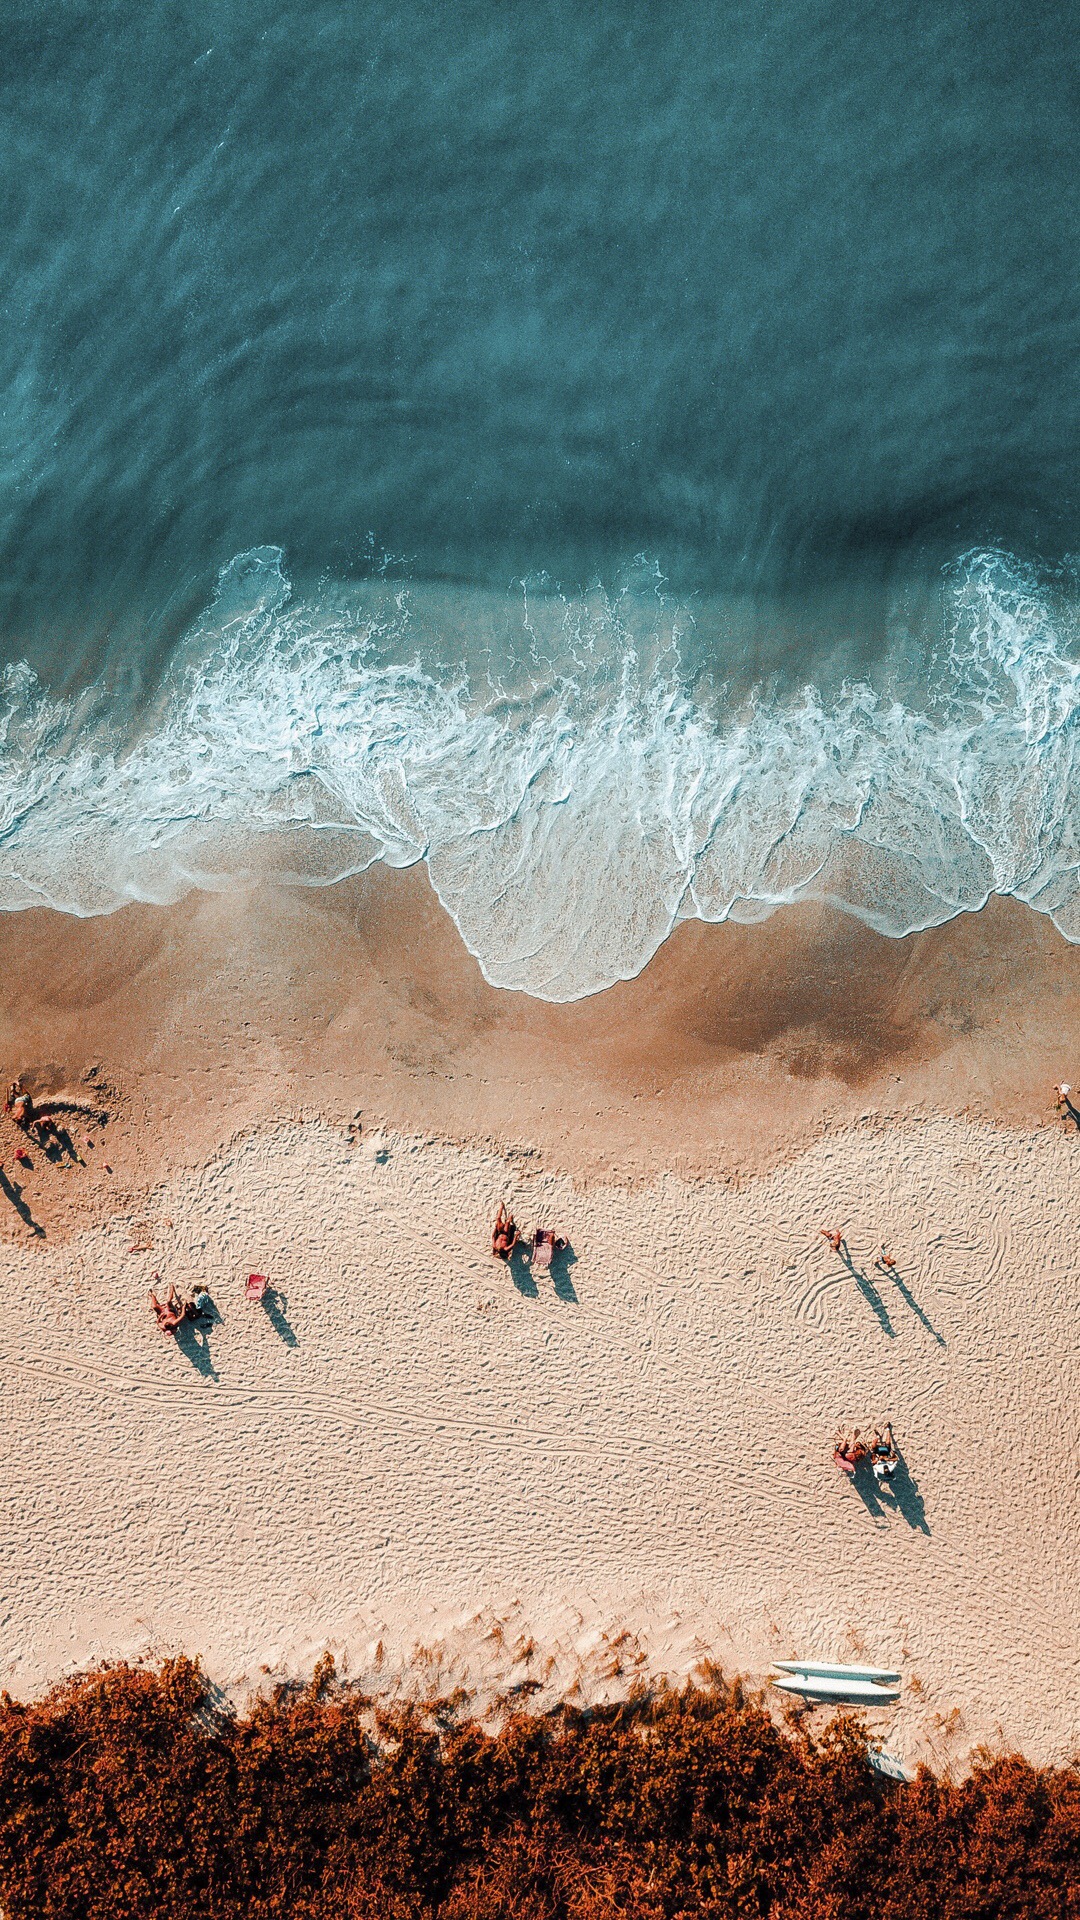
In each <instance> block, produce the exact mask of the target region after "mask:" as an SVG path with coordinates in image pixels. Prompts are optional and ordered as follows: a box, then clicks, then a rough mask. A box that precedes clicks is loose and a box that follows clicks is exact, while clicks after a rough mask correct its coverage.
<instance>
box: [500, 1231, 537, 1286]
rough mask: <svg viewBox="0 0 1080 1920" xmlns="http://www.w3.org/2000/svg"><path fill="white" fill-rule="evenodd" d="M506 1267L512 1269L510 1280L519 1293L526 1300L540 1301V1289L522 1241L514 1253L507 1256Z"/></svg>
mask: <svg viewBox="0 0 1080 1920" xmlns="http://www.w3.org/2000/svg"><path fill="white" fill-rule="evenodd" d="M506 1265H507V1266H508V1267H509V1269H510V1278H511V1280H512V1281H513V1283H514V1285H515V1287H516V1288H517V1290H518V1292H519V1293H520V1294H522V1295H523V1297H524V1298H525V1299H526V1300H539V1298H540V1289H539V1287H538V1286H537V1284H536V1281H535V1280H534V1279H533V1275H532V1268H531V1267H530V1265H529V1262H528V1260H527V1259H526V1257H525V1247H524V1245H523V1243H522V1242H521V1241H520V1240H519V1241H518V1243H517V1246H516V1247H515V1248H514V1249H513V1251H512V1252H511V1253H510V1254H508V1255H507V1259H506Z"/></svg>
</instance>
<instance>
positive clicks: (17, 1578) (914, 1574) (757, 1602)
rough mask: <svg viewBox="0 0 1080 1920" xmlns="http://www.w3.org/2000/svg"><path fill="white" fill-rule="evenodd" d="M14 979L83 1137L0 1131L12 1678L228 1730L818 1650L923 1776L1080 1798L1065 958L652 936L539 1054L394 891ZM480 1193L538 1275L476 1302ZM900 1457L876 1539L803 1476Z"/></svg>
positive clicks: (285, 902)
mask: <svg viewBox="0 0 1080 1920" xmlns="http://www.w3.org/2000/svg"><path fill="white" fill-rule="evenodd" d="M0 945H2V949H3V951H2V954H0V959H2V961H3V964H4V967H5V974H6V979H7V983H8V991H7V995H6V1007H5V1014H4V1034H3V1043H4V1056H5V1059H6V1060H7V1061H8V1062H9V1063H10V1070H11V1073H12V1074H14V1073H15V1072H16V1071H21V1072H23V1073H25V1075H26V1077H27V1082H28V1084H29V1085H30V1086H31V1087H33V1088H34V1089H35V1091H37V1092H40V1093H42V1094H47V1093H49V1092H53V1093H57V1092H66V1093H69V1094H74V1095H75V1096H77V1097H78V1098H79V1099H80V1100H82V1101H85V1102H86V1104H87V1105H88V1106H89V1107H93V1106H95V1105H98V1106H100V1107H101V1109H102V1110H104V1111H107V1112H108V1114H109V1120H108V1123H107V1125H105V1126H104V1127H102V1126H100V1125H97V1124H94V1123H92V1122H89V1121H87V1122H86V1123H85V1124H84V1122H83V1120H82V1119H80V1120H79V1121H78V1124H76V1125H74V1127H73V1134H74V1139H75V1144H76V1146H77V1148H78V1150H79V1152H80V1155H81V1158H82V1160H83V1161H84V1162H85V1163H86V1164H85V1165H70V1166H67V1167H62V1166H53V1165H49V1164H47V1163H43V1162H42V1160H41V1158H40V1155H38V1154H37V1153H36V1152H35V1153H34V1154H33V1155H32V1158H33V1159H34V1162H35V1164H34V1165H33V1167H32V1168H31V1169H29V1170H17V1169H15V1167H14V1163H13V1159H12V1153H13V1149H14V1146H15V1144H16V1135H15V1132H14V1129H13V1128H12V1127H11V1125H10V1123H8V1122H7V1121H5V1122H4V1128H3V1146H2V1149H0V1159H2V1160H3V1164H4V1167H5V1171H6V1173H7V1174H8V1175H9V1176H13V1175H14V1173H15V1172H16V1171H18V1183H17V1187H13V1188H11V1190H10V1191H9V1195H8V1204H7V1205H6V1206H5V1209H4V1212H3V1214H2V1215H0V1232H2V1234H3V1241H2V1248H3V1256H2V1257H3V1271H4V1287H3V1305H2V1310H0V1339H2V1343H3V1365H4V1381H5V1409H4V1410H5V1433H6V1439H5V1443H4V1445H5V1453H4V1460H5V1473H4V1499H3V1508H2V1513H3V1521H2V1537H3V1545H4V1553H3V1564H4V1576H3V1582H2V1588H3V1593H2V1598H3V1603H4V1606H3V1613H4V1629H5V1630H4V1634H3V1639H2V1644H0V1684H2V1685H3V1686H4V1687H6V1688H8V1689H9V1690H10V1691H12V1692H13V1693H15V1694H17V1695H22V1696H30V1695H32V1694H34V1693H36V1692H38V1691H40V1690H41V1689H42V1688H43V1687H44V1686H45V1685H47V1684H48V1682H49V1681H50V1680H52V1679H54V1678H56V1677H57V1676H59V1675H60V1674H63V1673H67V1672H71V1671H73V1670H76V1669H78V1668H81V1667H84V1666H85V1665H86V1664H88V1663H89V1662H93V1661H97V1660H101V1659H110V1658H117V1657H121V1656H126V1657H143V1656H147V1657H151V1658H156V1657H159V1656H160V1655H162V1654H165V1653H169V1652H173V1651H176V1650H179V1649H184V1650H187V1651H190V1652H197V1653H199V1654H200V1655H201V1656H202V1657H203V1659H204V1662H205V1665H206V1667H207V1670H208V1671H209V1673H210V1674H211V1676H212V1677H213V1679H214V1680H215V1681H216V1682H218V1683H219V1684H220V1685H222V1686H223V1687H225V1688H226V1689H228V1690H230V1691H231V1692H232V1693H233V1694H234V1695H236V1696H237V1697H242V1696H243V1695H245V1694H246V1693H247V1692H249V1691H250V1690H251V1689H253V1688H256V1687H259V1686H262V1685H266V1684H267V1683H268V1682H269V1680H270V1679H272V1678H276V1677H280V1676H282V1675H287V1674H293V1673H303V1672H305V1671H308V1670H309V1669H310V1667H311V1665H312V1664H313V1662H314V1660H315V1659H316V1658H317V1657H318V1655H319V1653H320V1652H321V1651H322V1650H323V1649H324V1648H325V1647H327V1646H329V1647H330V1648H331V1649H332V1650H333V1651H334V1652H335V1655H336V1657H337V1659H338V1664H339V1668H340V1669H342V1670H343V1671H345V1672H347V1673H348V1674H350V1675H352V1676H354V1677H356V1678H359V1679H363V1680H365V1681H366V1682H367V1683H368V1684H369V1685H371V1686H381V1687H385V1688H386V1689H388V1690H393V1689H394V1688H395V1687H399V1686H405V1687H407V1688H411V1689H414V1690H415V1689H416V1688H423V1689H427V1690H428V1691H431V1690H435V1689H436V1688H438V1689H442V1690H448V1689H451V1688H453V1687H455V1686H464V1687H466V1688H469V1689H472V1690H474V1691H475V1694H476V1697H477V1700H478V1702H479V1703H480V1704H482V1705H488V1704H491V1703H493V1702H497V1701H498V1699H499V1698H504V1697H511V1698H515V1699H522V1698H526V1697H534V1698H535V1699H536V1700H537V1702H539V1703H541V1704H542V1703H544V1702H545V1701H548V1700H551V1699H554V1698H556V1697H566V1696H568V1695H569V1696H571V1697H574V1698H579V1699H584V1700H588V1699H593V1698H600V1697H610V1696H611V1695H613V1694H618V1693H619V1692H620V1691H625V1690H627V1689H629V1688H630V1687H631V1686H632V1685H633V1684H635V1682H636V1681H639V1680H642V1679H649V1678H655V1677H657V1676H659V1675H661V1674H667V1675H671V1676H673V1677H680V1676H684V1675H686V1674H689V1673H691V1672H693V1671H694V1670H695V1668H696V1667H698V1666H699V1665H700V1663H701V1662H702V1661H705V1660H713V1661H716V1662H717V1663H719V1664H720V1665H721V1666H723V1667H724V1668H725V1669H726V1670H728V1671H742V1672H746V1673H748V1674H750V1675H752V1676H754V1677H756V1678H759V1679H763V1678H764V1676H765V1675H766V1673H767V1671H768V1667H769V1663H770V1661H771V1660H773V1659H775V1658H784V1657H788V1656H791V1655H794V1654H807V1655H810V1654H812V1655H815V1656H817V1657H819V1658H824V1659H829V1658H832V1659H837V1660H863V1659H865V1660H867V1661H870V1662H872V1663H874V1664H882V1665H896V1666H898V1667H900V1668H902V1670H903V1672H904V1676H905V1686H904V1693H903V1698H902V1702H901V1705H900V1707H899V1708H898V1709H897V1710H896V1711H895V1712H893V1713H888V1714H881V1715H879V1719H880V1726H878V1727H877V1728H876V1729H875V1730H876V1731H878V1732H880V1733H881V1734H882V1735H883V1736H886V1737H887V1741H888V1744H889V1746H890V1748H891V1749H892V1750H894V1751H896V1752H899V1753H902V1754H903V1755H904V1756H905V1757H906V1758H908V1759H909V1760H917V1759H927V1760H929V1761H931V1763H933V1764H935V1765H939V1766H945V1765H948V1766H952V1767H962V1766H963V1764H964V1762H965V1761H966V1759H967V1757H968V1755H969V1754H970V1753H971V1751H972V1749H973V1748H974V1747H975V1746H977V1745H979V1744H982V1743H986V1744H989V1745H990V1746H991V1747H1001V1746H1013V1747H1019V1748H1021V1749H1022V1750H1023V1751H1024V1752H1025V1753H1026V1754H1027V1755H1028V1756H1029V1757H1030V1758H1031V1759H1033V1760H1035V1761H1040V1762H1041V1761H1053V1760H1063V1759H1065V1758H1067V1757H1068V1756H1069V1755H1071V1754H1074V1753H1075V1752H1076V1750H1077V1746H1078V1744H1080V1710H1078V1708H1077V1705H1076V1701H1077V1698H1078V1686H1077V1682H1078V1680H1080V1609H1078V1605H1077V1600H1076V1579H1075V1575H1076V1538H1077V1520H1078V1505H1080V1502H1078V1471H1077V1469H1078V1464H1080V1462H1078V1448H1077V1440H1076V1432H1075V1421H1074V1418H1073V1407H1074V1401H1075V1393H1076V1384H1077V1365H1076V1358H1075V1351H1076V1350H1075V1334H1074V1323H1075V1307H1074V1303H1073V1298H1072V1295H1073V1290H1074V1288H1073V1264H1074V1237H1075V1236H1074V1228H1073V1222H1074V1219H1075V1216H1076V1211H1077V1205H1078V1203H1080V1138H1078V1136H1077V1133H1076V1130H1075V1129H1073V1128H1071V1127H1070V1126H1069V1125H1068V1124H1067V1123H1064V1122H1062V1121H1061V1120H1060V1119H1059V1118H1058V1117H1057V1116H1056V1115H1055V1114H1054V1113H1053V1111H1052V1109H1051V1106H1050V1101H1049V1091H1050V1085H1051V1082H1052V1081H1053V1080H1055V1079H1058V1078H1060V1077H1061V1076H1062V1075H1064V1076H1065V1077H1066V1078H1068V1077H1069V1073H1068V1069H1069V1067H1070V1065H1072V1064H1073V1062H1072V1060H1071V1059H1070V1058H1069V1055H1068V1047H1069V1042H1070V1036H1072V1037H1073V1038H1074V1037H1075V1033H1076V1030H1077V1029H1076V1013H1077V1010H1078V1002H1080V955H1077V954H1076V952H1075V950H1073V949H1070V948H1069V947H1067V946H1066V945H1065V943H1064V942H1062V941H1061V940H1060V939H1059V938H1058V936H1057V935H1056V933H1055V932H1054V930H1053V928H1051V927H1049V925H1048V923H1046V922H1044V921H1041V920H1039V919H1038V918H1037V917H1036V916H1033V915H1031V914H1028V913H1026V912H1025V911H1023V910H1020V909H1016V910H1011V909H1009V908H1007V907H1006V906H1005V905H1003V904H1002V903H1000V902H999V903H996V905H995V906H994V907H992V908H991V909H988V910H987V911H986V912H985V913H984V914H982V915H979V916H974V917H972V918H969V919H967V920H963V921H959V922H956V923H954V924H953V925H952V926H951V927H948V928H945V929H942V930H941V931H940V932H937V933H930V934H925V935H920V936H915V937H914V938H912V939H910V940H908V941H905V942H899V943H897V942H889V941H886V940H879V939H877V938H876V937H875V936H873V935H869V934H866V933H865V932H863V931H862V930H861V929H859V928H858V927H857V926H855V925H854V924H853V923H852V922H850V921H844V920H841V919H840V918H839V916H836V915H830V914H828V913H827V912H825V911H824V910H821V911H820V912H819V911H816V910H815V911H814V912H811V911H810V910H802V911H801V913H792V914H790V915H786V916H778V918H777V919H776V920H775V921H774V922H772V923H770V925H769V926H766V927H765V928H755V929H743V928H736V927H721V928H703V927H700V926H687V927H683V928H680V929H678V930H677V932H676V934H675V935H674V936H673V938H672V940H671V941H670V942H669V943H668V946H667V947H666V948H665V949H663V950H662V952H661V954H660V955H659V956H658V958H657V960H656V961H655V962H654V963H653V966H652V967H651V968H649V969H648V970H647V972H646V973H645V974H644V975H643V976H642V977H641V978H640V979H638V980H637V981H634V982H630V983H627V984H626V985H624V986H621V987H617V988H614V989H612V990H611V991H610V992H609V993H607V994H604V995H602V996H599V997H598V998H597V999H596V1000H593V1001H586V1002H582V1003H579V1004H578V1005H575V1006H570V1007H563V1008H558V1007H547V1006H544V1005H542V1004H541V1003H538V1002H532V1001H526V1000H524V999H522V998H519V997H517V996H514V995H509V994H505V993H497V992H496V991H495V990H493V989H490V988H488V987H487V986H486V985H485V983H484V981H483V979H482V977H481V975H480V973H479V970H478V968H477V967H476V966H475V963H473V962H472V960H471V959H470V958H469V956H468V955H467V953H465V951H464V949H463V948H462V947H461V945H460V942H458V941H457V938H456V935H455V934H454V931H453V928H452V927H451V926H450V924H449V922H447V921H446V920H445V917H444V916H443V915H442V914H441V910H440V909H439V907H438V905H437V902H435V900H434V899H433V897H432V896H431V895H430V893H429V892H428V891H427V889H426V885H425V883H424V882H423V881H422V880H421V879H420V878H419V877H418V876H417V875H415V874H404V875H392V876H383V877H382V878H380V879H379V880H377V881H376V880H368V879H363V880H360V881H357V882H353V883H349V885H348V886H345V887H340V888H337V889H334V890H332V892H330V893H326V894H319V895H315V894H311V893H304V892H300V891H294V892H291V893H288V892H285V891H281V892H278V893H271V892H269V891H264V892H262V893H260V894H259V895H258V896H256V897H255V901H254V908H253V901H252V897H251V896H243V895H236V894H234V895H229V894H226V895H221V896H205V895H203V896H196V897H194V898H193V899H191V900H189V901H187V902H185V903H182V905H181V906H180V907H178V908H175V909H171V910H167V911H155V910H152V909H144V908H139V907H136V908H131V909H129V910H127V911H126V912H125V913H123V914H120V915H117V916H112V917H111V918H109V919H106V920H100V921H91V922H73V921H71V920H64V921H61V920H60V919H59V918H58V917H56V916H51V915H47V914H33V913H31V914H24V915H17V916H11V917H10V918H9V920H8V921H7V922H6V923H5V925H4V926H3V928H2V929H0ZM90 1139H92V1140H93V1142H94V1144H93V1146H92V1147H91V1146H89V1145H88V1144H87V1142H88V1141H89V1140H90ZM13 1198H14V1199H17V1200H18V1202H19V1208H16V1207H15V1206H13V1205H12V1204H10V1203H11V1200H12V1199H13ZM500 1199H505V1200H507V1201H508V1202H509V1203H510V1204H511V1205H512V1207H513V1208H514V1210H515V1213H516V1215H517V1217H518V1219H519V1221H520V1222H521V1223H522V1225H523V1226H524V1227H526V1228H529V1229H531V1228H532V1227H533V1226H534V1225H535V1224H541V1225H548V1226H552V1227H554V1228H556V1229H557V1230H559V1231H560V1232H561V1233H563V1234H565V1235H566V1236H567V1238H568V1239H569V1242H570V1251H569V1253H568V1254H567V1255H566V1256H564V1257H563V1259H562V1260H561V1261H557V1262H556V1265H555V1267H554V1269H553V1271H552V1273H551V1274H546V1275H545V1274H537V1275H535V1276H534V1275H532V1274H530V1272H529V1270H528V1269H527V1267H525V1266H524V1265H520V1264H519V1265H518V1266H516V1267H515V1268H514V1269H513V1270H511V1269H508V1268H507V1267H505V1266H502V1265H500V1264H498V1263H496V1262H494V1261H493V1260H492V1259H491V1256H490V1253H489V1251H488V1236H489V1232H490V1221H491V1216H492V1214H493V1212H494V1208H495V1205H496V1203H497V1202H498V1201H499V1200H500ZM19 1209H21V1211H20V1210H19ZM823 1225H829V1226H837V1227H841V1228H842V1229H843V1231H844V1233H845V1236H846V1240H847V1245H848V1248H849V1250H850V1262H849V1263H847V1264H845V1262H844V1261H843V1260H841V1259H840V1258H838V1257H836V1256H835V1255H834V1254H833V1253H832V1252H831V1251H830V1249H829V1248H828V1247H827V1246H826V1244H825V1242H824V1241H823V1240H822V1238H821V1236H820V1231H819V1229H820V1228H821V1227H822V1226H823ZM39 1228H40V1229H41V1231H40V1232H39V1231H37V1229H39ZM883 1239H884V1240H885V1241H886V1243H887V1245H888V1247H889V1250H890V1252H891V1254H892V1255H893V1256H894V1257H895V1259H896V1261H897V1265H896V1268H895V1270H894V1271H892V1272H891V1273H889V1272H882V1271H881V1270H880V1269H878V1268H876V1267H875V1266H874V1264H873V1262H874V1256H875V1254H876V1252H877V1249H878V1246H879V1244H880V1242H881V1241H882V1240H883ZM252 1270H255V1271H259V1272H261V1273H264V1274H266V1275H268V1276H269V1279H270V1283H271V1292H270V1294H269V1295H268V1296H267V1302H266V1304H264V1305H263V1306H253V1305H251V1304H250V1303H248V1302H247V1301H245V1299H244V1297H243V1282H244V1277H245V1276H246V1274H247V1273H248V1272H249V1271H252ZM154 1273H160V1274H161V1276H162V1278H163V1280H164V1282H165V1283H166V1284H168V1283H169V1282H170V1281H172V1282H175V1283H176V1285H177V1286H178V1287H179V1288H180V1289H181V1290H190V1288H191V1286H192V1285H193V1283H194V1282H195V1281H196V1280H202V1281H204V1282H205V1283H206V1284H207V1285H208V1287H209V1290H210V1292H211V1295H212V1297H213V1300H214V1302H215V1305H216V1308H217V1312H218V1315H219V1318H218V1319H217V1320H216V1321H215V1322H214V1324H213V1325H212V1326H210V1328H209V1330H208V1332H207V1333H206V1335H205V1336H203V1335H195V1334H192V1333H190V1332H185V1334H184V1336H183V1338H182V1340H181V1342H180V1343H179V1344H178V1343H177V1342H176V1341H175V1340H173V1339H167V1338H165V1337H163V1336H162V1335H161V1334H160V1333H159V1332H158V1330H157V1328H156V1326H155V1324H154V1320H153V1316H152V1314H151V1313H150V1311H149V1309H148V1307H147V1304H146V1291H147V1286H148V1284H149V1282H150V1279H151V1276H152V1275H153V1274H154ZM886 1417H891V1418H892V1420H893V1421H894V1423H895V1428H896V1434H897V1438H898V1441H899V1444H900V1448H901V1451H902V1454H903V1458H904V1469H903V1472H902V1474H901V1475H900V1476H899V1478H898V1480H897V1482H896V1484H895V1487H894V1489H893V1490H892V1491H891V1492H886V1493H882V1494H881V1496H880V1497H876V1496H875V1495H874V1493H873V1490H872V1489H870V1490H869V1491H868V1492H866V1491H864V1492H860V1489H859V1488H858V1487H857V1486H854V1485H852V1484H851V1483H850V1481H848V1480H846V1479H845V1478H844V1477H843V1476H841V1474H840V1473H839V1472H838V1471H837V1469H836V1467H835V1466H834V1464H833V1462H832V1459H831V1447H832V1439H833V1434H834V1432H835V1429H836V1427H837V1425H838V1424H839V1423H841V1422H853V1423H854V1424H857V1425H860V1426H867V1425H869V1424H871V1423H872V1422H873V1421H875V1420H878V1419H884V1418H886Z"/></svg>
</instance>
